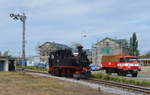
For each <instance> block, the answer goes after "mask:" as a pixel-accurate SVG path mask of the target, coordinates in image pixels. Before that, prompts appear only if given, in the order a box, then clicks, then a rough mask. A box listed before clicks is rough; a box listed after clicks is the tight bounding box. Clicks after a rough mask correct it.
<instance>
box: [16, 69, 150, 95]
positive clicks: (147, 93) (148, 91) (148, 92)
mask: <svg viewBox="0 0 150 95" xmlns="http://www.w3.org/2000/svg"><path fill="white" fill-rule="evenodd" d="M17 70H18V71H20V70H21V69H17ZM26 71H27V72H32V73H42V74H46V75H50V74H48V73H46V72H40V71H35V70H26ZM82 81H86V82H90V83H95V84H101V85H105V86H110V87H116V88H120V89H124V90H130V91H133V92H136V93H141V94H143V95H150V88H147V87H143V86H137V85H131V84H124V83H117V82H112V81H105V80H100V79H93V78H91V79H88V80H84V79H82Z"/></svg>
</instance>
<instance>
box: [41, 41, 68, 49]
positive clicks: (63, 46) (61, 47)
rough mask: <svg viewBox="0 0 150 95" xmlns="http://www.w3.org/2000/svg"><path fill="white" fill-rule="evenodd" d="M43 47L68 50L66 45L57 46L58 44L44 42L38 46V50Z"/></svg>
mask: <svg viewBox="0 0 150 95" xmlns="http://www.w3.org/2000/svg"><path fill="white" fill-rule="evenodd" d="M45 45H52V46H53V47H55V48H57V49H70V47H69V46H67V45H64V44H59V43H55V42H45V43H44V44H42V45H40V46H39V48H41V47H42V46H45Z"/></svg>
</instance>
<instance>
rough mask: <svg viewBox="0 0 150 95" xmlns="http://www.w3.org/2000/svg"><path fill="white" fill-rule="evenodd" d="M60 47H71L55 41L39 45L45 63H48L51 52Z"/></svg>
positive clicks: (41, 57) (41, 58)
mask: <svg viewBox="0 0 150 95" xmlns="http://www.w3.org/2000/svg"><path fill="white" fill-rule="evenodd" d="M59 49H70V47H68V46H67V45H64V44H59V43H55V42H45V43H44V44H42V45H40V46H39V47H38V51H39V55H40V61H41V62H44V63H48V56H49V53H50V52H52V51H55V50H59Z"/></svg>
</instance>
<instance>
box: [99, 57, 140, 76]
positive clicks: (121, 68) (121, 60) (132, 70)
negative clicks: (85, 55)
mask: <svg viewBox="0 0 150 95" xmlns="http://www.w3.org/2000/svg"><path fill="white" fill-rule="evenodd" d="M101 64H102V68H103V69H104V70H106V73H108V74H111V73H117V74H118V75H119V76H126V75H127V74H131V75H132V77H137V74H138V71H140V70H141V66H140V63H139V61H138V57H136V56H103V57H102V63H101Z"/></svg>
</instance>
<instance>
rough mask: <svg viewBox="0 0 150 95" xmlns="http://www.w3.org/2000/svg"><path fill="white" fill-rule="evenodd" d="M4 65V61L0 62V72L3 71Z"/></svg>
mask: <svg viewBox="0 0 150 95" xmlns="http://www.w3.org/2000/svg"><path fill="white" fill-rule="evenodd" d="M4 63H5V61H2V60H1V61H0V71H4Z"/></svg>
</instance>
